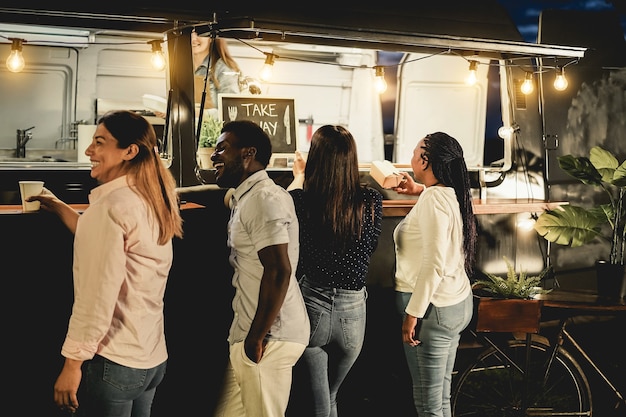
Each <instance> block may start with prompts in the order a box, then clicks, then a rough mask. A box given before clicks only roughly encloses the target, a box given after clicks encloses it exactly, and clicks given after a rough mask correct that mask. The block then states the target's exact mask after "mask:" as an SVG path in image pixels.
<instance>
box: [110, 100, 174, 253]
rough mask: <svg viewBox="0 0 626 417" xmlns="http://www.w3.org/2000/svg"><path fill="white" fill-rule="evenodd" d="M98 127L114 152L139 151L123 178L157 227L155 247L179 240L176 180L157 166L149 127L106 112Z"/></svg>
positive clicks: (129, 116) (118, 113)
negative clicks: (108, 137) (105, 133)
mask: <svg viewBox="0 0 626 417" xmlns="http://www.w3.org/2000/svg"><path fill="white" fill-rule="evenodd" d="M100 123H102V124H104V126H105V127H106V128H107V130H108V131H109V132H110V133H111V135H113V137H114V138H115V139H116V140H117V142H118V144H117V147H118V148H120V149H124V148H127V147H129V146H130V145H131V144H136V145H137V146H138V147H139V152H138V153H137V155H136V156H135V157H134V158H133V159H131V160H130V161H128V164H129V165H128V170H127V174H126V175H127V176H128V177H129V179H130V181H129V183H130V184H133V183H134V185H135V187H136V190H137V192H138V193H139V195H140V196H141V197H142V198H143V199H144V200H145V201H146V205H147V206H148V208H149V209H150V210H151V211H152V213H153V214H154V217H155V218H156V221H157V222H158V224H159V239H158V243H159V244H160V245H163V244H165V243H166V242H167V241H169V240H170V239H172V238H173V237H174V236H177V237H180V238H182V236H183V226H182V218H181V216H180V211H179V208H178V195H177V193H176V180H175V179H174V176H173V175H172V173H171V172H170V171H169V170H168V169H167V168H165V166H164V165H163V163H162V162H161V158H160V157H159V155H158V152H157V139H156V133H155V132H154V128H153V127H152V125H151V124H150V123H149V122H148V121H147V120H146V119H145V118H143V117H142V116H140V115H138V114H136V113H133V112H131V111H127V110H118V111H110V112H108V113H106V114H104V115H103V116H102V117H101V118H100V120H98V124H100Z"/></svg>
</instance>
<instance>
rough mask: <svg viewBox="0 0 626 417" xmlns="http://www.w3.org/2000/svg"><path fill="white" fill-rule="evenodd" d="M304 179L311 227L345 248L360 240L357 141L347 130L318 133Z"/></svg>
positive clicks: (325, 129)
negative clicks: (314, 227) (313, 226)
mask: <svg viewBox="0 0 626 417" xmlns="http://www.w3.org/2000/svg"><path fill="white" fill-rule="evenodd" d="M304 177H305V179H304V183H303V190H304V191H305V192H306V199H307V200H306V202H307V204H306V207H307V210H308V213H307V217H308V219H309V221H310V222H311V224H313V225H316V226H317V227H319V229H318V231H319V232H320V233H326V234H327V235H328V236H327V237H328V238H329V239H333V240H331V241H329V242H333V243H338V244H339V245H340V246H342V247H345V245H347V244H348V243H349V242H352V241H353V240H354V239H355V238H360V236H361V229H362V219H363V207H364V199H363V191H362V186H361V184H360V177H359V162H358V156H357V149H356V142H355V140H354V138H353V137H352V134H351V133H350V132H349V131H348V130H347V129H346V128H344V127H342V126H332V125H324V126H322V127H320V128H319V129H317V130H316V131H315V133H314V134H313V136H312V137H311V148H310V150H309V154H308V157H307V162H306V167H305V170H304Z"/></svg>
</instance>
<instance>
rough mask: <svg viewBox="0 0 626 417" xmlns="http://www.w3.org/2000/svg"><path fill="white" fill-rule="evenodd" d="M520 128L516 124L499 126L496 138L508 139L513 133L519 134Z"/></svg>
mask: <svg viewBox="0 0 626 417" xmlns="http://www.w3.org/2000/svg"><path fill="white" fill-rule="evenodd" d="M519 131H520V127H519V125H518V124H517V123H513V125H511V126H501V127H500V128H499V129H498V136H500V137H501V138H502V139H510V138H511V136H513V133H516V132H519Z"/></svg>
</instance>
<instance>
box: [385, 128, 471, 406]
mask: <svg viewBox="0 0 626 417" xmlns="http://www.w3.org/2000/svg"><path fill="white" fill-rule="evenodd" d="M411 167H412V169H413V176H414V177H415V180H414V179H413V178H412V177H411V176H410V175H409V174H407V173H406V172H404V173H403V176H404V179H403V181H402V182H401V183H400V185H399V186H398V187H397V188H395V191H397V192H398V193H400V194H410V195H419V198H418V200H417V203H416V204H415V206H414V207H413V208H412V209H411V211H410V212H409V213H408V214H407V215H406V217H405V218H404V219H403V220H402V221H401V222H400V223H399V224H398V225H397V226H396V228H395V230H394V233H393V237H394V242H395V252H396V273H395V289H396V301H397V303H396V304H397V307H398V311H399V313H400V314H401V315H402V317H403V320H402V341H403V345H404V353H405V356H406V360H407V364H408V366H409V371H410V374H411V379H412V381H413V401H414V404H415V409H416V410H417V414H418V416H420V417H422V416H437V417H450V416H451V410H450V389H451V380H452V370H453V368H454V361H455V358H456V351H457V348H458V345H459V340H460V337H461V332H462V331H463V330H464V329H465V327H467V325H468V324H469V322H470V320H471V318H472V312H473V308H472V290H471V283H470V279H469V277H470V276H471V274H472V269H473V264H474V260H475V252H476V251H475V248H476V239H477V232H476V230H477V228H476V221H475V218H474V212H473V208H472V197H471V189H470V182H469V175H468V172H467V166H466V164H465V160H464V158H463V149H462V148H461V145H460V144H459V142H458V141H457V140H456V139H454V138H453V137H451V136H450V135H448V134H446V133H443V132H436V133H432V134H429V135H426V137H425V138H423V139H422V140H420V141H419V142H418V144H417V146H416V147H415V150H414V151H413V157H412V158H411Z"/></svg>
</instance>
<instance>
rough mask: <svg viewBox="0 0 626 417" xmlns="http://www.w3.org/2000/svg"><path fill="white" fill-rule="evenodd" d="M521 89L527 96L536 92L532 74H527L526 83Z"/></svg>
mask: <svg viewBox="0 0 626 417" xmlns="http://www.w3.org/2000/svg"><path fill="white" fill-rule="evenodd" d="M520 89H521V90H522V93H523V94H526V95H528V94H530V93H532V92H533V91H534V90H535V86H534V84H533V73H532V72H527V73H526V78H525V79H524V82H523V83H522V86H521V87H520Z"/></svg>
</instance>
